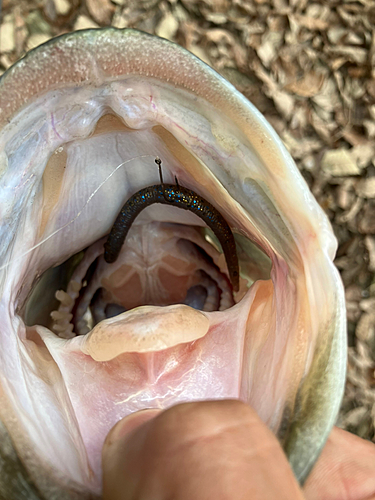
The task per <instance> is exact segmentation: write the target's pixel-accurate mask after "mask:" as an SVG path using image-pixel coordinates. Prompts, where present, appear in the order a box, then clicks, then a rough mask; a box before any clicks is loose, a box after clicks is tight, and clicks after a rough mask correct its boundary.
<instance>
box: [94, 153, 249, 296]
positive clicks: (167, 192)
mask: <svg viewBox="0 0 375 500" xmlns="http://www.w3.org/2000/svg"><path fill="white" fill-rule="evenodd" d="M156 163H158V162H157V161H156ZM159 169H160V164H159ZM161 180H162V177H161ZM154 203H160V204H162V205H172V206H174V207H179V208H182V209H183V210H189V212H193V213H194V214H196V215H198V217H200V218H201V219H202V220H203V221H204V222H205V223H206V224H207V225H208V227H210V228H211V229H212V231H213V232H214V234H215V236H216V237H217V239H218V240H219V242H220V244H221V246H222V249H223V252H224V255H225V259H226V262H227V266H228V272H229V277H230V281H231V283H232V287H233V290H234V291H235V292H238V289H239V268H238V258H237V251H236V243H235V240H234V237H233V233H232V231H231V229H230V227H229V225H228V223H227V221H226V220H225V219H224V217H223V216H222V215H221V214H220V212H219V211H218V210H216V208H215V207H214V206H213V205H211V203H209V202H208V201H206V200H205V199H204V198H202V197H201V196H199V195H198V194H197V193H194V191H192V190H190V189H186V188H184V187H181V186H179V185H178V184H177V185H175V184H163V183H162V184H156V185H154V186H149V187H146V188H143V189H141V190H140V191H138V192H137V193H135V194H133V196H132V197H131V198H129V199H128V201H127V202H126V203H125V205H124V206H123V207H122V209H121V212H120V213H119V214H118V216H117V218H116V220H115V223H114V224H113V227H112V229H111V232H110V233H109V236H108V239H107V241H106V242H105V244H104V249H105V252H104V259H105V261H106V262H108V263H112V262H115V261H116V259H117V257H118V256H119V254H120V251H121V247H122V245H123V244H124V241H125V238H126V236H127V234H128V232H129V229H130V227H131V225H132V223H133V222H134V219H135V218H136V217H137V216H138V215H139V214H140V213H141V212H142V210H144V209H145V208H146V207H149V206H150V205H153V204H154Z"/></svg>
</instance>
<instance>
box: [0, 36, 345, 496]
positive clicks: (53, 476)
mask: <svg viewBox="0 0 375 500" xmlns="http://www.w3.org/2000/svg"><path fill="white" fill-rule="evenodd" d="M0 110H1V114H0V122H1V123H0V127H1V129H0V145H1V146H0V176H1V177H0V224H1V226H0V235H1V242H2V245H1V248H0V297H1V298H0V315H1V331H0V343H1V349H0V395H1V404H0V419H1V422H2V429H3V433H4V439H5V438H6V439H8V441H9V443H12V446H13V447H14V450H16V454H15V455H14V454H13V455H12V457H13V459H12V460H13V461H12V464H13V465H14V467H16V465H15V464H18V465H17V467H19V468H20V469H19V470H22V471H23V472H22V474H24V475H25V477H27V478H28V480H27V482H28V484H30V486H29V488H30V491H29V493H28V495H29V496H27V498H32V495H33V494H34V493H31V492H34V489H33V488H36V489H35V491H38V492H41V494H42V496H43V497H44V496H45V497H47V498H53V495H57V496H56V498H76V496H75V495H77V498H85V497H87V498H89V496H90V495H100V491H101V465H100V454H101V448H102V445H103V442H104V439H105V437H106V435H107V433H108V432H109V430H110V429H111V428H112V427H113V425H114V424H115V423H116V422H117V421H119V420H120V419H121V418H123V417H124V416H126V415H128V414H129V413H132V412H134V411H137V410H141V409H144V408H159V409H165V408H168V407H170V406H173V405H175V404H178V403H180V402H186V401H199V400H208V399H225V398H238V399H241V400H242V401H244V402H246V403H248V404H250V405H252V406H253V407H254V408H255V410H256V411H257V413H258V414H259V415H260V417H261V418H262V419H263V421H264V422H265V423H266V424H267V425H268V426H269V427H270V428H271V429H272V431H273V432H274V433H275V434H276V435H277V436H278V438H279V440H280V442H281V443H282V445H283V447H284V450H285V452H286V454H287V457H288V459H289V462H290V464H291V466H292V468H293V471H294V473H295V474H296V477H297V478H298V479H299V480H300V481H301V482H303V481H304V479H305V478H306V476H307V474H308V472H309V471H310V469H311V467H312V466H313V464H314V462H315V460H316V458H317V456H318V455H319V452H320V450H321V449H322V447H323V446H324V443H325V440H326V439H327V437H328V434H329V432H330V430H331V428H332V426H333V424H334V421H335V419H336V416H337V412H338V409H339V405H340V401H341V397H342V393H343V387H344V381H345V365H346V336H345V305H344V294H343V287H342V283H341V281H340V278H339V275H338V272H337V270H336V268H335V267H334V265H333V263H332V260H333V257H334V254H335V251H336V240H335V238H334V235H333V233H332V229H331V227H330V224H329V221H328V219H327V217H326V216H325V214H324V213H323V211H322V209H321V208H320V207H319V205H318V204H317V202H316V201H315V199H314V198H313V196H312V194H311V193H310V191H309V190H308V187H307V185H306V183H305V181H304V180H303V178H302V176H301V175H300V173H299V172H298V169H297V167H296V165H295V164H294V162H293V160H292V158H291V157H290V155H289V154H288V152H287V151H286V149H285V147H284V146H283V144H282V142H281V140H280V138H279V137H278V136H277V134H276V133H275V131H274V130H273V129H272V127H271V126H270V125H269V124H268V123H267V122H266V120H265V119H264V118H263V116H262V115H261V114H260V113H259V112H258V111H257V110H256V108H255V107H254V106H253V105H252V104H251V103H250V102H249V101H248V100H247V99H246V98H245V97H244V96H243V95H242V94H240V93H239V92H238V91H237V90H236V89H235V88H234V87H233V86H232V85H231V84H230V83H228V82H227V81H226V80H225V79H223V78H222V77H221V76H220V75H219V74H217V73H216V72H215V71H214V70H213V69H211V68H210V67H209V66H207V65H206V64H205V63H203V62H202V61H200V60H199V59H198V58H196V57H195V56H193V55H192V54H191V53H189V52H188V51H186V50H184V49H183V48H181V47H179V46H178V45H175V44H172V43H170V42H168V41H166V40H163V39H160V38H158V37H154V36H150V35H147V34H145V33H141V32H138V31H134V30H117V29H113V28H108V29H103V30H86V31H79V32H75V33H71V34H66V35H63V36H61V37H59V38H56V39H53V40H51V41H49V42H48V43H47V44H45V45H43V46H41V47H38V48H37V49H34V50H33V51H31V52H30V53H29V54H27V55H26V56H25V57H24V58H23V59H22V60H20V61H19V62H18V63H16V64H15V65H14V66H13V67H12V68H10V69H9V70H8V71H7V73H6V74H5V75H4V76H3V77H2V79H1V80H0ZM155 159H160V160H161V161H162V176H163V180H162V181H161V179H160V173H159V171H158V167H157V164H155ZM163 183H166V184H168V185H169V186H170V185H176V187H177V188H178V189H181V187H183V188H186V189H189V190H190V191H191V192H193V193H194V196H195V195H196V196H197V198H196V199H197V200H198V204H200V206H202V207H203V209H204V207H206V208H207V206H212V207H214V209H215V210H216V211H217V212H218V213H219V214H221V215H222V216H223V218H224V219H225V221H226V222H227V224H228V225H229V227H230V229H231V231H232V233H233V235H234V240H235V246H236V253H237V256H238V262H239V272H240V277H239V284H238V287H234V286H233V283H231V280H230V276H229V273H228V269H227V263H226V260H228V259H226V257H228V256H227V255H225V248H224V247H225V244H224V245H223V244H220V229H218V228H217V227H216V226H215V223H213V224H211V226H210V225H208V224H207V223H206V222H205V221H204V220H202V218H201V217H199V216H197V215H196V213H197V210H196V213H192V211H187V210H181V209H180V208H179V207H178V206H172V205H170V206H168V205H166V204H164V205H160V204H153V205H152V206H149V207H147V208H145V210H139V214H138V217H137V218H136V219H135V220H134V222H133V223H132V225H131V227H130V230H129V234H128V236H127V237H126V240H125V242H124V245H123V247H122V250H121V254H120V256H119V257H118V260H117V261H116V262H115V263H114V264H108V263H106V262H105V261H104V259H103V252H104V243H105V241H106V239H107V235H108V233H109V232H110V230H111V228H112V225H113V223H114V221H115V219H116V217H117V215H118V213H119V212H120V210H121V208H122V207H123V206H125V205H126V203H127V201H128V200H129V199H130V198H131V197H132V196H133V195H134V193H140V192H141V191H142V190H143V189H144V188H149V187H150V186H151V187H152V186H157V185H159V186H160V185H161V184H162V185H163ZM232 253H233V252H232ZM228 268H229V265H228ZM237 288H238V290H237ZM197 304H198V305H197ZM110 310H111V311H112V312H111V313H110V312H109V311H110ZM8 441H7V442H8ZM9 460H10V459H9ZM20 474H21V473H20ZM32 485H34V486H32ZM1 487H3V488H6V487H8V486H7V485H5V482H3V484H0V491H1ZM4 491H5V490H4ZM9 491H11V490H9ZM56 492H57V493H56ZM11 494H12V493H9V494H8V497H7V498H8V499H10V498H12V496H11ZM13 495H15V494H14V493H13ZM35 495H37V493H35ZM14 498H22V496H14ZM25 498H26V497H25ZM35 498H38V496H36V497H35Z"/></svg>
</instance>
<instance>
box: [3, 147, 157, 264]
mask: <svg viewBox="0 0 375 500" xmlns="http://www.w3.org/2000/svg"><path fill="white" fill-rule="evenodd" d="M139 158H155V155H140V156H135V157H134V158H130V159H129V160H126V161H124V162H122V163H120V164H119V165H117V167H116V168H115V169H114V170H112V172H111V173H110V174H109V175H108V176H107V177H106V178H105V179H104V180H103V181H102V182H101V183H100V184H99V185H98V187H97V188H96V189H95V190H94V191H93V192H92V193H91V194H90V196H89V197H88V198H87V200H86V202H85V204H84V205H83V207H82V208H81V210H80V211H79V212H78V213H77V215H76V216H75V217H74V218H73V219H72V220H70V221H69V222H67V223H66V224H64V225H63V226H61V227H59V228H58V229H56V230H55V231H53V233H51V234H49V235H48V236H47V237H46V238H44V239H43V240H42V241H40V242H39V243H37V244H36V245H34V246H33V247H31V248H29V249H28V250H27V251H26V252H24V253H23V254H21V255H19V256H18V257H15V258H14V259H12V260H10V261H9V262H8V263H7V264H4V265H2V266H0V271H2V270H3V269H6V268H7V267H8V266H10V264H12V263H13V262H15V261H17V260H19V259H21V258H22V257H25V255H27V254H29V253H30V252H32V251H33V250H35V249H36V248H38V247H40V246H41V245H43V244H44V243H45V242H46V241H48V240H49V239H51V238H52V237H53V236H56V234H58V233H59V232H60V231H62V230H63V229H65V228H66V227H68V226H70V224H73V222H75V221H76V220H77V219H78V218H79V217H80V216H81V215H82V212H83V211H84V210H85V208H86V207H87V205H88V204H89V203H90V201H91V200H92V199H93V197H94V196H95V195H96V194H97V192H98V191H99V190H100V189H101V188H102V187H103V186H104V184H105V183H106V182H107V181H108V180H109V179H110V178H111V177H112V176H113V175H114V174H115V173H116V172H117V170H119V169H120V168H121V167H123V166H124V165H126V164H128V163H130V162H131V161H134V160H138V159H139Z"/></svg>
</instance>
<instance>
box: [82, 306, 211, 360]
mask: <svg viewBox="0 0 375 500" xmlns="http://www.w3.org/2000/svg"><path fill="white" fill-rule="evenodd" d="M208 329H209V319H208V318H207V317H206V316H205V315H204V314H203V313H202V312H200V311H197V310H195V309H192V308H191V307H188V306H185V305H181V304H177V305H171V306H168V307H156V306H142V307H138V308H136V309H132V310H130V311H127V312H124V313H122V314H119V315H118V316H115V317H113V318H109V319H107V320H104V321H101V322H100V323H98V324H97V325H96V326H95V327H94V328H93V330H92V331H91V332H90V333H89V334H87V335H86V336H85V337H84V340H83V342H82V344H81V350H82V352H83V353H84V354H88V355H89V356H91V357H92V358H93V359H94V360H95V361H109V360H111V359H114V358H115V357H117V356H119V355H120V354H123V353H126V352H139V353H141V352H156V351H161V350H163V349H167V348H169V347H174V346H176V345H178V344H182V343H186V342H192V341H193V340H197V339H199V338H201V337H203V336H204V335H206V333H207V331H208Z"/></svg>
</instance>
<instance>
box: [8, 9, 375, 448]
mask: <svg viewBox="0 0 375 500" xmlns="http://www.w3.org/2000/svg"><path fill="white" fill-rule="evenodd" d="M109 25H111V26H115V27H118V28H125V27H131V28H137V29H140V30H143V31H146V32H148V33H153V34H157V35H159V36H162V37H164V38H167V39H169V40H172V41H175V42H178V43H179V44H180V45H182V46H184V47H186V48H187V49H189V50H190V51H191V52H193V53H194V54H196V55H197V56H198V57H200V58H201V59H203V60H204V61H205V62H207V63H208V64H210V65H211V66H212V67H214V68H215V69H216V70H217V71H219V72H220V73H221V74H222V75H223V76H225V77H226V78H227V79H228V80H230V81H231V82H232V83H233V84H234V85H235V86H236V87H237V88H238V89H239V90H240V91H241V92H243V93H244V95H245V96H246V97H247V98H248V99H249V100H250V101H252V102H253V103H254V104H255V106H257V108H258V109H259V110H260V111H261V112H262V113H263V114H264V115H265V117H266V118H267V120H268V121H269V122H270V123H271V124H272V125H273V127H274V128H275V129H276V131H277V132H278V134H279V135H280V137H281V138H282V140H283V141H284V143H285V145H286V146H287V148H288V149H289V151H290V153H291V154H292V156H293V158H294V159H295V161H296V162H297V165H298V167H299V169H300V170H301V172H302V175H303V176H304V178H305V179H306V181H307V183H308V185H309V186H310V188H311V190H312V192H313V193H314V195H315V197H316V198H317V200H318V202H319V203H320V205H321V206H322V207H323V209H324V210H325V212H326V213H327V214H328V216H329V218H330V220H331V223H332V226H333V229H334V231H335V234H336V236H337V239H338V241H339V248H338V252H337V258H336V261H335V262H336V266H337V267H338V269H339V270H340V273H341V276H342V279H343V282H344V285H345V289H346V302H347V319H348V343H349V360H348V377H347V386H346V394H345V398H344V401H343V404H342V411H341V414H340V418H339V425H341V426H342V427H344V428H346V429H348V430H350V431H352V432H355V433H356V434H358V435H360V436H362V437H364V438H367V439H371V440H373V441H375V141H374V139H375V0H356V1H354V0H353V1H352V0H328V1H323V0H322V1H315V2H314V1H313V2H309V1H308V0H289V1H288V0H273V1H270V0H169V1H167V0H3V5H2V14H1V25H0V74H1V73H3V72H4V71H5V70H6V69H7V68H8V67H9V66H10V65H11V64H13V63H14V62H15V61H16V60H17V59H19V58H20V57H21V56H22V55H23V54H24V53H25V51H27V50H29V49H31V48H33V47H36V46H37V45H39V44H41V43H43V42H45V41H47V40H49V39H50V38H51V37H53V36H56V35H60V34H62V33H65V32H68V31H74V30H77V29H83V28H92V27H99V26H109Z"/></svg>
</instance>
